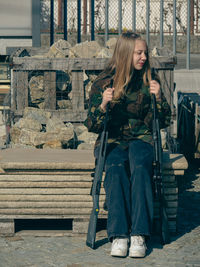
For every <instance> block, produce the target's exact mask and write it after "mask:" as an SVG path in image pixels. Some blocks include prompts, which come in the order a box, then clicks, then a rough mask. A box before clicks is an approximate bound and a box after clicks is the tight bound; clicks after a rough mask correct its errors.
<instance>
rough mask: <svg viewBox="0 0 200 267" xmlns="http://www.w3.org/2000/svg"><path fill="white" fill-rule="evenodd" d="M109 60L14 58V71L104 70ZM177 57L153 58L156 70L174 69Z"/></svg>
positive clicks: (152, 61) (152, 63) (152, 62)
mask: <svg viewBox="0 0 200 267" xmlns="http://www.w3.org/2000/svg"><path fill="white" fill-rule="evenodd" d="M109 60H110V59H109V58H53V59H50V58H39V57H37V58H33V57H30V58H20V57H14V58H13V70H64V71H65V70H81V69H84V70H103V69H104V68H105V67H106V66H107V64H108V62H109ZM175 64H176V58H175V57H162V56H160V57H152V58H151V65H152V66H153V67H155V68H158V69H159V68H168V69H169V68H171V69H173V68H174V65H175Z"/></svg>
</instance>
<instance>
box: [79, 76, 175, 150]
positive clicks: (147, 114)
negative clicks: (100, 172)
mask: <svg viewBox="0 0 200 267" xmlns="http://www.w3.org/2000/svg"><path fill="white" fill-rule="evenodd" d="M107 79H109V77H107ZM104 83H108V80H106V79H104V80H100V81H97V82H95V83H94V84H93V86H92V88H91V93H90V99H89V108H88V115H87V119H86V120H85V122H84V124H85V126H86V127H87V128H88V131H89V132H94V133H98V134H99V136H98V138H97V141H96V145H95V146H97V145H98V144H99V139H100V133H101V132H102V131H103V126H104V119H105V115H106V113H105V112H103V111H102V110H101V108H100V104H101V102H102V95H103V91H104V90H103V89H102V88H103V85H104ZM108 84H110V83H108ZM133 84H135V85H133ZM107 87H109V86H107ZM157 109H158V116H159V122H160V128H165V127H167V126H169V124H170V117H171V110H170V106H169V105H168V103H167V101H166V98H165V96H164V94H163V93H161V101H157ZM152 120H153V106H152V101H151V96H150V93H149V87H148V86H145V85H144V83H143V81H142V79H139V80H138V81H137V82H134V83H133V82H131V83H130V84H129V86H128V87H127V90H126V94H125V95H124V96H123V97H122V98H121V99H120V100H119V101H117V102H115V103H110V108H109V113H108V143H115V144H119V145H121V146H122V147H124V148H126V147H127V146H128V142H129V141H130V140H133V139H141V140H143V141H145V142H148V143H151V144H152Z"/></svg>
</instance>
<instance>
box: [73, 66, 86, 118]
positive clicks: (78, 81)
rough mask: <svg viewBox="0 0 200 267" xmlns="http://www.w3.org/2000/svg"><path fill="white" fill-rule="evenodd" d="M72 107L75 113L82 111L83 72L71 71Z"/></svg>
mask: <svg viewBox="0 0 200 267" xmlns="http://www.w3.org/2000/svg"><path fill="white" fill-rule="evenodd" d="M72 107H73V111H76V112H77V113H79V112H82V111H83V110H84V90H83V71H82V70H80V71H72Z"/></svg>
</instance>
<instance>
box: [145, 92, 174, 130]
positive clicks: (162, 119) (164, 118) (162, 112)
mask: <svg viewBox="0 0 200 267" xmlns="http://www.w3.org/2000/svg"><path fill="white" fill-rule="evenodd" d="M156 103H157V110H158V116H159V123H160V129H163V128H166V127H168V126H169V125H170V121H171V108H170V106H169V104H168V102H167V100H166V98H165V96H164V94H163V93H161V100H159V101H157V102H156ZM152 122H153V103H151V108H150V111H149V112H148V113H147V115H146V117H145V119H144V123H145V124H146V125H147V126H148V127H149V128H150V129H152Z"/></svg>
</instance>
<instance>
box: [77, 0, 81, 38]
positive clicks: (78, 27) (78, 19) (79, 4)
mask: <svg viewBox="0 0 200 267" xmlns="http://www.w3.org/2000/svg"><path fill="white" fill-rule="evenodd" d="M77 23H78V25H77V43H80V42H81V0H77Z"/></svg>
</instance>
